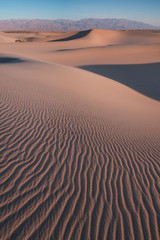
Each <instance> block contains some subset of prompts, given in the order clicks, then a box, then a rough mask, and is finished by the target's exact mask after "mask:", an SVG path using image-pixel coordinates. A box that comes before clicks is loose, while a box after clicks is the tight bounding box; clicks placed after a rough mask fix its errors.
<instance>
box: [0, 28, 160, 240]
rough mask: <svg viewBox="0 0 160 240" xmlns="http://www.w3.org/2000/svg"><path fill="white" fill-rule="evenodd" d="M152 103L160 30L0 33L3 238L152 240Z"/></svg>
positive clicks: (157, 151) (155, 125) (159, 96)
mask: <svg viewBox="0 0 160 240" xmlns="http://www.w3.org/2000/svg"><path fill="white" fill-rule="evenodd" d="M16 40H21V41H22V42H15V41H16ZM159 101H160V33H159V32H153V31H107V30H96V29H95V30H88V31H82V32H8V33H7V32H0V239H2V240H8V239H12V240H22V239H24V240H27V239H33V240H35V239H36V240H39V239H42V240H45V239H46V240H48V239H53V240H63V239H65V240H69V239H73V240H75V239H76V240H78V239H81V240H89V239H91V240H94V239H95V240H97V239H99V240H101V239H104V240H117V239H118V240H124V239H125V240H151V239H154V240H159V239H160V102H159Z"/></svg>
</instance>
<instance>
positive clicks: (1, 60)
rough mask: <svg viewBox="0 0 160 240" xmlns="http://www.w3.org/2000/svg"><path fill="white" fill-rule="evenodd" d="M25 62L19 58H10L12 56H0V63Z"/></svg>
mask: <svg viewBox="0 0 160 240" xmlns="http://www.w3.org/2000/svg"><path fill="white" fill-rule="evenodd" d="M21 62H26V61H25V60H22V59H20V58H12V57H0V64H7V63H21Z"/></svg>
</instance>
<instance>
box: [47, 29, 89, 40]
mask: <svg viewBox="0 0 160 240" xmlns="http://www.w3.org/2000/svg"><path fill="white" fill-rule="evenodd" d="M90 32H91V30H85V31H80V32H78V33H76V34H74V35H72V36H69V37H66V38H60V39H56V40H52V41H49V42H63V41H70V40H75V39H78V38H83V37H85V36H87V35H88V34H89V33H90Z"/></svg>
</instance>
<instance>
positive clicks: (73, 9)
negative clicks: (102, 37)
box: [0, 0, 160, 26]
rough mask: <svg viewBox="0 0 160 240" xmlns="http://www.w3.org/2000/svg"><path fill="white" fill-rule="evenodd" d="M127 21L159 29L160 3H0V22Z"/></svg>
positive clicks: (31, 0)
mask: <svg viewBox="0 0 160 240" xmlns="http://www.w3.org/2000/svg"><path fill="white" fill-rule="evenodd" d="M90 17H94V18H127V19H131V20H139V21H143V22H146V23H151V24H154V25H159V26H160V0H110V1H108V0H39V1H38V0H0V19H11V18H12V19H13V18H16V19H17V18H18V19H19V18H21V19H26V18H27V19H28V18H32V19H35V18H39V19H59V18H63V19H64V18H65V19H66V18H67V19H81V18H90Z"/></svg>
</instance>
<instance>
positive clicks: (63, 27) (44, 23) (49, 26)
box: [0, 18, 160, 31]
mask: <svg viewBox="0 0 160 240" xmlns="http://www.w3.org/2000/svg"><path fill="white" fill-rule="evenodd" d="M95 28H96V29H110V30H141V29H144V30H146V29H160V27H156V26H153V25H149V24H146V23H142V22H137V21H131V20H127V19H115V18H107V19H96V18H88V19H82V20H77V21H75V20H65V19H58V20H44V19H9V20H0V30H1V31H13V30H20V31H27V30H28V31H74V30H86V29H95Z"/></svg>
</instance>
